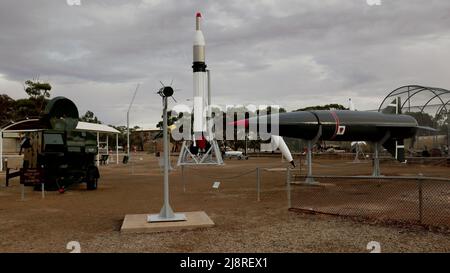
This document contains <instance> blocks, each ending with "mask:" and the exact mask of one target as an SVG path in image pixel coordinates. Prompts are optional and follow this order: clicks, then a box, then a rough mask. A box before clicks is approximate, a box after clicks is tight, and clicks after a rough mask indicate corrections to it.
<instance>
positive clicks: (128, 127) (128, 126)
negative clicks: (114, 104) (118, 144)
mask: <svg viewBox="0 0 450 273" xmlns="http://www.w3.org/2000/svg"><path fill="white" fill-rule="evenodd" d="M130 106H131V105H130ZM127 156H128V160H130V110H128V112H127Z"/></svg>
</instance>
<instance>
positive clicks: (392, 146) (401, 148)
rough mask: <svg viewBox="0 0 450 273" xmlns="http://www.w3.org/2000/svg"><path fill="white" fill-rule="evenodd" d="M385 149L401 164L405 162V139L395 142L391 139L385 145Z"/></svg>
mask: <svg viewBox="0 0 450 273" xmlns="http://www.w3.org/2000/svg"><path fill="white" fill-rule="evenodd" d="M383 147H384V148H385V149H386V150H387V151H388V152H389V153H390V154H391V155H392V156H393V157H395V159H397V160H398V161H399V162H404V161H405V145H404V141H403V139H401V140H394V139H392V138H390V139H388V140H387V141H386V142H384V143H383Z"/></svg>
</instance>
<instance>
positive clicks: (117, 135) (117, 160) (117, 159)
mask: <svg viewBox="0 0 450 273" xmlns="http://www.w3.org/2000/svg"><path fill="white" fill-rule="evenodd" d="M116 164H117V165H119V134H116Z"/></svg>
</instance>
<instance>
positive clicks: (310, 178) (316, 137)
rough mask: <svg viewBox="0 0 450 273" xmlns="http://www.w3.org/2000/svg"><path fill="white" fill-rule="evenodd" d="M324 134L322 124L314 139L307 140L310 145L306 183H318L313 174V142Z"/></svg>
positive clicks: (307, 155)
mask: <svg viewBox="0 0 450 273" xmlns="http://www.w3.org/2000/svg"><path fill="white" fill-rule="evenodd" d="M321 135H322V125H320V126H319V131H318V132H317V135H316V136H315V137H314V139H312V140H307V142H306V143H307V146H308V152H307V154H306V162H307V164H308V174H307V175H306V179H305V183H307V184H318V182H316V181H315V180H314V177H313V174H312V149H313V144H314V143H316V142H317V140H319V138H320V136H321Z"/></svg>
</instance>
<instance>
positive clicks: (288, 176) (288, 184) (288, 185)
mask: <svg viewBox="0 0 450 273" xmlns="http://www.w3.org/2000/svg"><path fill="white" fill-rule="evenodd" d="M286 191H287V199H288V209H290V208H292V204H291V169H289V167H287V168H286Z"/></svg>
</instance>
